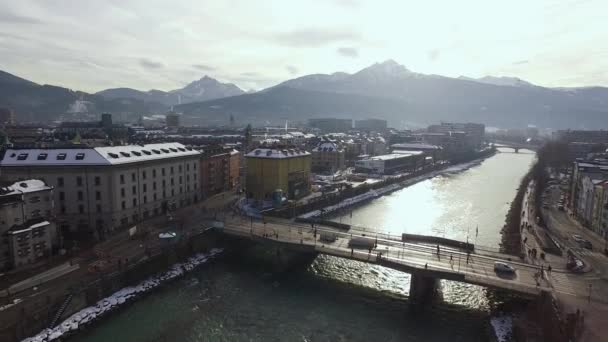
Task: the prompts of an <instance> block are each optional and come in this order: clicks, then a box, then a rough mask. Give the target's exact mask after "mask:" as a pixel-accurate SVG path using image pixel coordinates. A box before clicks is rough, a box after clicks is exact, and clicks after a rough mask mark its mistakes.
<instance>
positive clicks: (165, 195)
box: [163, 190, 167, 198]
mask: <svg viewBox="0 0 608 342" xmlns="http://www.w3.org/2000/svg"><path fill="white" fill-rule="evenodd" d="M163 198H167V192H166V191H165V190H163Z"/></svg>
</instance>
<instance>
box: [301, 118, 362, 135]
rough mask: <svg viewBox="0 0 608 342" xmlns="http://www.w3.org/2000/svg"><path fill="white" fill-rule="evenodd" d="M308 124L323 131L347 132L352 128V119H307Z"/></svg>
mask: <svg viewBox="0 0 608 342" xmlns="http://www.w3.org/2000/svg"><path fill="white" fill-rule="evenodd" d="M308 126H310V127H311V128H316V129H318V130H320V131H321V132H324V133H330V132H348V131H350V130H352V129H353V120H352V119H336V118H318V119H308Z"/></svg>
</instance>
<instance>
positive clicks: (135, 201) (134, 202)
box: [133, 198, 137, 207]
mask: <svg viewBox="0 0 608 342" xmlns="http://www.w3.org/2000/svg"><path fill="white" fill-rule="evenodd" d="M133 206H134V207H136V206H137V198H134V199H133Z"/></svg>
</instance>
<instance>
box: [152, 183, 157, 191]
mask: <svg viewBox="0 0 608 342" xmlns="http://www.w3.org/2000/svg"><path fill="white" fill-rule="evenodd" d="M152 190H156V182H152Z"/></svg>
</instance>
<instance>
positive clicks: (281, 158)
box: [246, 148, 311, 201]
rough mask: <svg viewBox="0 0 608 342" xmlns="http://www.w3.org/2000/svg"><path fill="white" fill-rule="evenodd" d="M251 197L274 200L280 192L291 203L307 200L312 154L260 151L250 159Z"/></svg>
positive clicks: (249, 183)
mask: <svg viewBox="0 0 608 342" xmlns="http://www.w3.org/2000/svg"><path fill="white" fill-rule="evenodd" d="M246 158H247V183H246V186H247V189H246V191H247V197H249V198H253V199H256V200H267V201H270V200H272V196H273V193H274V192H275V191H276V190H282V191H283V193H284V194H285V195H287V197H288V198H290V199H294V198H295V199H297V198H300V197H303V196H306V195H307V194H308V193H309V191H310V164H311V155H310V153H309V152H306V151H302V150H298V149H267V148H257V149H255V150H253V151H251V152H249V153H248V154H247V155H246Z"/></svg>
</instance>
